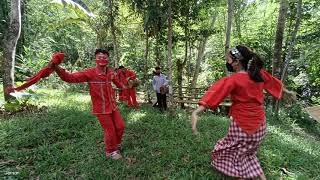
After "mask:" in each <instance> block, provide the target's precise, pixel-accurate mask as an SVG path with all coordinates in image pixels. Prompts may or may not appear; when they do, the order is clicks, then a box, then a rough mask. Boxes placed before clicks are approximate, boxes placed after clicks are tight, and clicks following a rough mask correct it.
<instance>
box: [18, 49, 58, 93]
mask: <svg viewBox="0 0 320 180" xmlns="http://www.w3.org/2000/svg"><path fill="white" fill-rule="evenodd" d="M63 59H64V54H63V53H55V54H54V55H53V56H52V59H51V60H50V62H52V63H54V64H55V65H58V64H61V63H62V61H63ZM53 71H54V68H53V67H51V66H46V67H44V68H43V69H41V70H40V71H39V72H38V73H37V74H35V75H34V76H32V77H31V78H30V79H29V80H28V81H27V82H26V83H24V84H22V85H21V86H19V87H16V88H14V90H16V91H21V90H23V89H26V88H27V87H29V86H31V85H33V84H35V83H37V82H38V81H40V79H42V78H45V77H48V76H50V74H52V72H53Z"/></svg>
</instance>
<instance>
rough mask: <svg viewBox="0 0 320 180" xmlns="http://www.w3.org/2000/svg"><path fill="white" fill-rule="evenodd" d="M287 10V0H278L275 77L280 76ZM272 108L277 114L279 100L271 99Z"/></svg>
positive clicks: (274, 56) (273, 71)
mask: <svg viewBox="0 0 320 180" xmlns="http://www.w3.org/2000/svg"><path fill="white" fill-rule="evenodd" d="M287 12H288V2H287V0H280V7H279V16H278V24H277V31H276V39H275V43H274V55H273V62H272V75H274V76H275V77H277V78H279V79H280V78H281V77H280V76H281V75H280V71H281V63H282V42H283V33H284V29H285V23H286V16H287ZM273 109H274V112H275V114H276V115H277V114H278V112H279V101H278V100H276V99H274V100H273Z"/></svg>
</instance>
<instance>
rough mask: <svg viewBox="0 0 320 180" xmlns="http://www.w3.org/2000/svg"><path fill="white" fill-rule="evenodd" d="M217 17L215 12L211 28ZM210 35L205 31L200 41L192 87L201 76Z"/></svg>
mask: <svg viewBox="0 0 320 180" xmlns="http://www.w3.org/2000/svg"><path fill="white" fill-rule="evenodd" d="M216 18H217V15H216V14H214V15H213V16H212V21H211V25H210V29H213V28H214V23H215V21H216ZM209 36H210V34H209V32H208V31H205V33H203V34H202V38H201V40H200V42H199V45H198V55H197V60H196V67H195V70H194V73H193V79H192V81H191V88H195V87H196V86H197V81H198V76H199V72H200V65H201V62H202V61H203V59H204V56H205V47H206V44H207V41H208V38H209Z"/></svg>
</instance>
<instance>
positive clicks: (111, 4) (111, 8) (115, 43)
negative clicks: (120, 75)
mask: <svg viewBox="0 0 320 180" xmlns="http://www.w3.org/2000/svg"><path fill="white" fill-rule="evenodd" d="M108 5H109V18H110V29H111V35H112V44H113V54H114V56H115V57H114V67H118V66H119V60H120V58H119V48H118V41H117V34H116V26H115V22H114V21H115V10H114V9H115V6H114V1H113V0H108Z"/></svg>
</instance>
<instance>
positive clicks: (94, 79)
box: [56, 67, 124, 114]
mask: <svg viewBox="0 0 320 180" xmlns="http://www.w3.org/2000/svg"><path fill="white" fill-rule="evenodd" d="M56 72H57V74H58V75H59V76H60V78H61V79H62V80H63V81H66V82H69V83H82V82H87V83H88V84H89V90H90V96H91V101H92V113H93V114H110V113H112V111H115V110H117V104H116V98H115V93H114V89H113V88H112V85H111V82H113V83H114V84H115V85H116V86H117V87H118V88H120V89H122V88H123V87H124V86H123V84H122V83H121V82H119V81H118V79H117V78H116V77H115V73H114V71H113V69H112V68H107V72H106V73H104V72H101V71H100V70H99V69H98V68H90V69H86V70H84V71H80V72H75V73H69V72H67V71H66V70H65V69H63V68H61V67H58V68H57V69H56Z"/></svg>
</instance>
